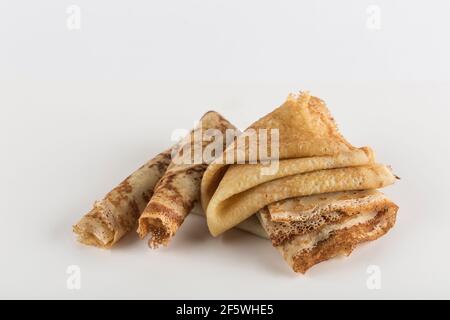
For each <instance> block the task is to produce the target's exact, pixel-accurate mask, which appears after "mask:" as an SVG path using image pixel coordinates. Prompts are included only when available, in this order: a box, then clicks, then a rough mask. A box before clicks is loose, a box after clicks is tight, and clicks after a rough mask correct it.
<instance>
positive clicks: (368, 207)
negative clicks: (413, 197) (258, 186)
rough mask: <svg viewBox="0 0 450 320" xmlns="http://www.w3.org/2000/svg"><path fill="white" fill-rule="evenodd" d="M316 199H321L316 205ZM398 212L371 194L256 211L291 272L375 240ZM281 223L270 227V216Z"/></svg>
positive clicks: (308, 200)
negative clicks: (279, 218) (281, 218)
mask: <svg viewBox="0 0 450 320" xmlns="http://www.w3.org/2000/svg"><path fill="white" fill-rule="evenodd" d="M318 197H321V199H318ZM397 210H398V207H397V206H396V205H395V204H394V203H393V202H392V201H390V200H389V199H388V198H387V197H386V196H385V195H384V194H382V193H381V192H379V191H377V190H364V191H355V192H336V193H331V194H323V195H319V196H307V197H298V198H294V199H288V200H285V201H282V202H279V203H277V204H275V205H271V206H268V207H266V208H264V209H262V210H261V211H260V212H259V214H258V217H259V219H260V221H261V224H262V225H263V227H264V229H265V230H266V232H267V234H268V235H269V237H270V239H271V240H272V244H273V245H274V246H275V247H276V248H277V249H278V250H279V251H280V252H281V254H282V255H283V257H284V259H285V260H286V261H287V262H288V264H289V265H290V266H291V267H292V269H293V270H294V271H295V272H301V273H305V272H306V271H307V270H308V269H309V268H310V267H312V266H313V265H315V264H317V263H319V262H321V261H324V260H328V259H330V258H333V257H335V256H338V255H343V254H344V255H349V254H350V253H351V252H352V251H353V249H354V248H355V247H356V245H358V244H360V243H362V242H365V241H369V240H375V239H377V238H379V237H381V236H382V235H384V234H385V233H386V232H388V231H389V229H390V228H391V227H392V226H393V225H394V223H395V218H396V214H397ZM279 215H281V216H283V219H288V220H284V221H281V222H279V221H274V220H273V217H274V216H279Z"/></svg>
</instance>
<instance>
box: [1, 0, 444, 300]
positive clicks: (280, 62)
mask: <svg viewBox="0 0 450 320" xmlns="http://www.w3.org/2000/svg"><path fill="white" fill-rule="evenodd" d="M72 4H75V5H78V6H79V7H80V8H81V29H80V30H70V29H68V27H67V19H68V17H69V15H68V14H67V13H66V9H67V8H68V7H69V6H70V5H72ZM369 5H377V6H378V7H379V8H380V13H381V16H380V17H381V20H380V22H381V24H380V29H379V30H373V29H371V28H370V26H373V24H372V25H371V24H369V27H368V26H367V19H370V17H369V15H368V13H367V12H366V9H367V8H368V7H369ZM449 15H450V2H448V1H426V2H425V1H421V2H420V1H406V0H404V1H379V0H372V1H364V0H363V1H361V0H354V1H331V0H330V1H309V2H307V3H306V2H305V1H304V2H300V1H230V0H228V1H148V0H147V1H126V2H124V1H117V2H116V1H114V2H113V1H92V0H90V1H87V0H86V1H82V0H78V1H71V2H69V1H61V0H54V1H49V0H45V1H17V0H15V1H2V2H0V108H1V114H0V150H1V157H0V177H1V183H0V195H1V201H0V212H1V221H0V298H69V299H78V298H266V299H272V298H285V299H304V298H357V299H360V298H376V299H378V298H450V289H449V288H450V274H449V270H450V268H449V263H450V253H449V249H448V244H449V232H450V228H449V226H450V214H449V212H448V199H449V197H450V193H449V191H450V173H449V170H448V166H449V163H450V151H449V139H450V130H449V124H448V122H449V116H450V112H449V107H450V105H449V101H450V99H449V98H450V94H449V92H450V63H449V60H448V59H449V57H450V47H449V41H448V37H449V30H450V19H449ZM301 89H303V90H304V89H308V90H310V91H311V93H312V94H314V95H317V96H319V97H321V98H323V99H325V100H326V102H327V103H328V105H329V107H330V109H331V111H332V113H333V115H334V116H335V118H336V119H337V122H338V124H339V126H340V129H341V131H342V133H343V134H344V135H345V136H346V137H347V138H348V140H349V141H351V142H352V143H353V144H355V145H358V146H362V145H370V146H372V147H373V148H374V149H375V150H376V152H377V156H378V160H379V161H380V162H383V163H387V164H390V165H392V167H393V168H394V171H395V173H396V174H397V175H399V176H400V177H401V178H402V180H401V181H399V182H398V183H397V184H396V185H394V186H392V187H389V188H388V189H386V190H385V192H386V193H387V194H388V195H389V196H390V197H391V198H392V199H394V201H395V202H397V203H398V204H399V206H400V211H399V215H398V221H397V224H396V226H395V228H394V229H393V230H392V231H391V232H389V234H388V235H387V236H385V237H383V238H381V239H380V240H378V241H376V242H373V243H370V244H366V245H363V246H361V247H360V248H359V249H357V250H356V251H355V252H354V253H353V254H352V255H351V256H350V257H349V258H342V259H335V260H332V261H329V262H325V263H321V264H319V265H317V266H316V267H314V268H313V269H311V270H310V271H309V272H308V273H307V274H306V275H305V276H302V275H297V274H294V273H293V272H292V271H291V270H290V269H289V267H288V265H287V264H286V263H285V262H284V261H283V259H282V258H281V256H280V255H279V254H278V252H277V251H276V250H275V249H274V248H273V247H272V246H271V245H270V243H269V242H267V241H265V240H262V239H259V238H257V237H254V236H252V235H249V234H245V233H243V232H240V231H230V232H228V233H226V234H225V235H223V236H221V237H219V238H211V237H210V236H209V234H208V231H207V228H206V226H205V221H204V220H203V219H202V218H200V217H196V216H191V217H189V218H188V219H187V220H186V222H185V223H184V224H183V226H182V228H181V229H180V232H179V233H178V234H177V235H176V237H175V239H174V240H173V242H172V243H171V245H170V246H169V247H168V248H165V249H161V250H157V251H152V250H150V249H148V248H147V247H146V243H145V242H143V241H142V242H141V241H139V240H138V239H137V236H136V235H135V234H131V235H130V236H127V237H126V238H125V239H124V240H123V241H122V242H121V243H120V244H119V245H118V246H117V247H116V248H114V249H113V250H111V251H104V250H99V249H96V248H90V247H85V246H82V245H79V244H78V243H77V242H76V241H75V237H74V235H73V234H72V232H71V225H72V224H74V223H75V222H76V221H77V220H78V219H79V218H80V217H81V216H82V215H83V214H84V213H85V212H87V211H88V210H89V209H90V207H91V205H92V203H93V201H94V200H96V199H100V198H102V197H103V195H104V194H105V193H106V192H107V191H109V190H110V189H111V188H112V187H114V186H115V185H116V184H117V183H118V182H120V181H121V180H122V179H123V178H124V177H126V176H127V175H128V174H129V173H131V172H132V171H134V170H135V169H136V168H138V167H139V166H140V165H141V164H142V163H144V162H145V161H146V160H147V159H149V158H151V157H152V156H153V155H155V154H156V153H158V152H160V151H161V150H163V149H164V148H166V147H167V146H169V145H170V144H171V141H170V136H171V133H172V132H173V130H174V129H177V128H186V129H190V128H191V127H192V125H193V124H194V122H195V121H196V120H198V119H199V118H200V116H201V115H202V114H203V113H204V112H206V111H207V110H209V109H214V110H217V111H219V112H220V113H222V114H223V115H224V116H225V117H227V118H228V119H229V120H230V121H232V122H233V123H234V124H236V125H238V126H239V127H240V128H245V127H246V126H247V125H249V124H251V123H252V122H253V121H255V120H256V119H258V118H259V117H261V116H263V115H264V114H266V113H267V112H269V111H271V110H272V109H273V108H275V107H276V106H278V105H280V104H281V103H282V102H283V101H284V98H285V97H286V96H287V94H288V93H289V92H296V91H298V90H301ZM69 265H78V266H79V267H80V269H81V289H80V290H69V289H67V286H66V281H67V277H68V275H67V274H66V269H67V267H68V266H69ZM370 265H376V266H378V267H379V268H380V271H381V285H382V286H381V289H380V290H369V289H368V287H367V285H366V281H367V279H368V277H369V274H368V273H367V272H366V271H367V268H368V266H370Z"/></svg>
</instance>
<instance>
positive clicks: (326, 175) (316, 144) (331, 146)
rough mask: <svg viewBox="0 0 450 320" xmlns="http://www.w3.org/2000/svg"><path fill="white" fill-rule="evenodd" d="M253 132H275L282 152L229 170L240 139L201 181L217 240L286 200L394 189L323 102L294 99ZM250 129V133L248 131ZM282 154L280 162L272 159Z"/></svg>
mask: <svg viewBox="0 0 450 320" xmlns="http://www.w3.org/2000/svg"><path fill="white" fill-rule="evenodd" d="M249 129H251V130H255V129H265V130H270V129H277V130H278V131H279V151H278V152H273V151H274V150H270V152H268V154H269V153H270V155H269V156H267V157H266V158H264V159H263V158H262V157H261V156H260V154H259V153H258V157H259V158H258V161H259V162H260V163H259V164H256V165H250V164H248V163H247V164H231V165H229V164H227V163H226V159H225V157H226V155H227V154H228V153H230V150H231V152H235V153H236V154H237V155H239V154H241V157H242V158H243V159H240V160H246V159H248V158H249V157H250V151H249V148H248V146H249V144H246V143H245V141H244V142H241V145H245V152H241V153H239V152H238V147H239V140H240V139H245V132H244V135H241V136H239V137H238V138H237V139H236V141H235V142H234V143H233V144H231V145H230V146H229V147H228V148H227V150H226V151H225V153H224V154H223V155H222V157H221V158H218V159H216V160H215V161H214V162H213V163H212V164H211V165H210V166H209V167H208V169H207V170H206V172H205V174H204V177H203V180H202V206H203V209H204V210H205V212H206V215H207V222H208V227H209V230H210V232H211V234H212V235H213V236H217V235H219V234H221V233H222V232H224V231H226V230H228V229H230V228H232V227H233V226H235V225H237V224H239V223H240V222H242V221H244V220H245V219H247V218H249V217H250V216H251V215H253V214H255V213H256V212H257V211H259V210H260V209H261V208H263V207H265V206H266V205H268V204H270V203H272V202H277V201H280V200H283V199H286V198H291V197H297V196H307V195H313V194H320V193H328V192H337V191H349V190H360V189H374V188H381V187H385V186H387V185H390V184H392V183H393V182H394V181H395V177H394V175H393V174H392V172H391V170H390V169H389V168H388V167H386V166H384V165H380V164H376V163H375V160H374V155H373V152H372V150H371V149H370V148H368V147H363V148H355V147H353V146H352V145H350V143H348V142H347V141H346V140H345V139H344V138H343V137H342V135H341V134H340V133H339V132H338V130H337V127H336V125H335V123H334V120H333V118H332V117H331V116H330V113H329V111H328V109H327V108H326V106H325V104H324V102H323V101H322V100H320V99H318V98H315V97H311V96H310V95H309V94H307V93H303V94H301V95H299V96H298V97H294V96H290V97H289V98H288V100H287V101H286V102H285V103H284V104H283V105H282V106H281V107H279V108H278V109H276V110H275V111H273V112H272V113H270V114H268V115H267V116H265V117H263V118H262V119H261V120H259V121H257V122H256V123H255V124H253V125H252V126H250V128H249ZM249 129H247V130H246V131H248V130H249ZM272 154H279V159H271V158H270V157H271V155H272ZM266 160H271V161H272V163H275V162H276V163H277V165H278V170H276V171H275V172H273V173H272V174H264V172H263V170H262V169H263V168H264V167H266V164H264V163H261V162H264V161H266Z"/></svg>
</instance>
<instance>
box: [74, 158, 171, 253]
mask: <svg viewBox="0 0 450 320" xmlns="http://www.w3.org/2000/svg"><path fill="white" fill-rule="evenodd" d="M170 157H171V149H169V150H166V151H164V152H162V153H160V154H158V155H157V156H156V157H154V158H153V159H151V160H150V161H148V162H147V163H146V164H144V165H143V166H141V167H140V168H139V169H138V170H136V171H135V172H134V173H132V174H131V175H130V176H129V177H128V178H126V179H125V180H124V181H122V182H121V183H120V184H119V185H118V186H117V187H115V188H114V189H113V190H112V191H110V192H109V193H108V194H107V195H106V196H105V197H104V198H103V199H102V200H100V201H96V202H95V204H94V207H93V208H92V210H91V211H89V212H88V213H87V214H86V215H85V216H83V217H82V218H81V220H80V221H79V222H78V223H77V224H76V225H74V226H73V231H74V232H75V233H76V234H77V235H78V241H79V242H81V243H83V244H86V245H92V246H97V247H101V248H111V247H112V246H113V245H114V244H115V243H117V242H118V241H119V240H120V239H121V238H122V237H123V236H124V235H125V234H127V233H128V232H129V231H131V230H132V229H133V228H134V227H135V225H136V222H137V220H138V218H139V216H140V214H141V212H142V211H143V210H144V208H145V206H146V205H147V203H148V202H149V200H150V198H151V197H152V195H153V189H154V187H155V185H156V183H157V182H158V181H159V180H160V178H161V177H162V176H163V174H164V172H165V171H166V169H167V167H168V166H169V164H170Z"/></svg>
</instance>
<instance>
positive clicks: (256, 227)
mask: <svg viewBox="0 0 450 320" xmlns="http://www.w3.org/2000/svg"><path fill="white" fill-rule="evenodd" d="M190 214H195V215H197V216H200V217H203V218H206V216H205V212H204V211H203V209H202V207H201V205H200V203H199V202H197V203H196V204H195V205H194V208H193V209H192V211H191V213H190ZM235 228H236V229H239V230H242V231H245V232H248V233H251V234H253V235H255V236H257V237H260V238H263V239H269V236H268V234H267V232H266V231H265V230H264V228H263V226H262V225H261V223H260V222H259V219H258V217H257V216H256V215H253V216H251V217H250V218H248V219H247V220H244V221H242V222H241V223H239V224H238V225H237V226H236V227H235Z"/></svg>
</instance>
